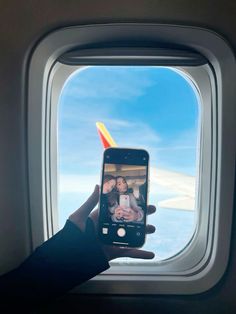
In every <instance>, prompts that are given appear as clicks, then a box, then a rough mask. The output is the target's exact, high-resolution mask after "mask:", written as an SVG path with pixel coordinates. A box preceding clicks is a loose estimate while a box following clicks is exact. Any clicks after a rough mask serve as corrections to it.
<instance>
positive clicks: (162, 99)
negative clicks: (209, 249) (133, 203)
mask: <svg viewBox="0 0 236 314" xmlns="http://www.w3.org/2000/svg"><path fill="white" fill-rule="evenodd" d="M59 102H60V103H59V220H60V227H62V226H63V225H64V223H65V221H66V219H67V217H68V216H69V214H70V213H71V212H73V211H74V210H75V209H77V208H78V207H79V206H80V205H81V203H82V202H83V201H84V200H86V198H87V197H88V196H89V195H90V193H91V192H92V191H93V188H94V186H95V184H97V183H100V173H101V164H102V155H103V148H102V145H101V142H100V139H99V137H98V134H97V129H96V122H97V121H102V122H103V123H104V124H105V125H106V127H107V129H108V130H109V132H110V133H111V135H112V137H113V138H114V140H115V141H116V143H117V144H118V146H120V147H134V148H144V149H146V150H147V151H148V152H149V154H150V179H151V181H150V193H149V203H150V204H155V205H156V206H157V213H156V214H155V215H152V216H150V217H149V218H148V223H151V224H154V225H155V226H156V229H157V231H156V233H155V234H153V235H149V236H148V237H147V241H146V244H145V246H144V249H147V250H153V251H154V252H155V253H156V257H155V259H156V260H163V259H167V258H170V257H172V256H174V255H176V254H178V253H179V252H180V251H181V250H183V249H184V248H185V247H186V245H187V244H188V243H189V241H190V240H191V238H192V236H193V234H194V231H195V227H196V221H197V219H196V218H197V215H196V209H195V198H196V191H195V178H196V175H197V171H198V167H197V158H198V153H199V151H198V145H197V142H198V135H199V116H200V114H199V103H198V95H197V92H196V89H195V87H194V85H193V84H192V83H191V82H190V80H189V79H187V78H186V77H185V76H184V74H183V73H182V72H181V71H180V70H176V69H173V68H169V67H154V66H153V67H151V66H144V67H143V66H142V67H139V66H92V67H86V68H83V70H77V71H76V72H74V74H73V75H71V76H70V77H69V79H68V80H67V81H66V83H65V85H64V87H63V89H62V92H61V96H60V100H59Z"/></svg>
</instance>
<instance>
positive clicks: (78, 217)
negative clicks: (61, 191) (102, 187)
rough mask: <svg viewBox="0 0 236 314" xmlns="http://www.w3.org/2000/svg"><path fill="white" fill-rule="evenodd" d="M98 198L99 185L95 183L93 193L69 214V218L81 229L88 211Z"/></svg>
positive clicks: (83, 227) (83, 226)
mask: <svg viewBox="0 0 236 314" xmlns="http://www.w3.org/2000/svg"><path fill="white" fill-rule="evenodd" d="M98 199H99V186H98V185H96V186H95V189H94V191H93V193H92V194H91V195H90V197H89V198H88V199H87V201H86V202H85V203H84V204H83V205H82V206H81V207H80V208H79V209H77V210H76V211H75V212H74V213H73V214H71V215H70V217H69V220H71V221H72V222H73V223H75V224H76V225H77V226H78V227H79V228H80V229H81V230H82V231H83V230H84V229H85V223H86V219H87V218H88V216H89V214H90V212H91V211H92V210H93V208H94V207H95V206H96V205H97V203H98Z"/></svg>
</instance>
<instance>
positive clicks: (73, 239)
mask: <svg viewBox="0 0 236 314" xmlns="http://www.w3.org/2000/svg"><path fill="white" fill-rule="evenodd" d="M98 198H99V187H98V186H96V188H95V190H94V192H93V194H92V195H91V196H90V197H89V199H88V200H87V201H86V202H85V203H84V204H83V205H82V206H81V207H80V208H79V209H78V210H76V211H75V212H74V213H73V214H72V215H71V216H70V217H69V220H67V222H66V224H65V226H64V228H63V229H62V230H61V231H59V232H58V233H57V234H55V235H54V236H53V237H52V238H50V239H49V240H48V241H46V242H45V243H43V244H42V245H41V246H40V247H38V248H37V249H36V250H35V251H34V252H33V253H32V254H31V255H30V256H29V257H28V258H27V259H26V260H25V261H24V262H23V263H22V264H21V265H20V266H19V267H18V268H16V269H15V270H13V271H11V272H9V273H7V274H6V275H3V276H1V277H0V295H1V301H2V302H1V303H2V304H3V303H5V305H7V306H8V305H11V306H14V304H12V300H14V302H16V303H15V304H16V305H17V309H18V310H19V308H20V309H21V307H22V308H23V309H24V310H26V306H27V307H28V308H30V307H31V306H39V305H42V304H45V303H47V302H48V301H51V300H53V299H55V298H56V297H59V296H61V295H63V294H65V293H66V292H67V291H69V290H71V289H72V288H74V287H75V286H77V285H79V284H81V283H82V282H84V281H87V280H88V279H90V278H92V277H93V276H95V275H97V274H99V273H101V272H102V271H104V270H106V269H107V268H109V264H108V262H109V261H110V260H111V259H113V258H117V257H120V256H129V257H137V258H152V257H153V253H151V252H146V253H145V251H141V250H139V251H138V250H137V251H136V250H133V249H130V250H129V249H127V250H123V249H121V248H113V247H109V246H104V245H102V244H101V243H100V242H99V241H98V239H97V236H96V235H97V232H96V226H97V215H98V211H97V210H95V211H93V212H92V213H91V214H90V212H91V211H92V209H93V208H94V207H95V206H96V204H97V202H98ZM88 216H89V218H88ZM147 232H150V228H149V231H147ZM152 232H153V231H152ZM3 313H5V312H3Z"/></svg>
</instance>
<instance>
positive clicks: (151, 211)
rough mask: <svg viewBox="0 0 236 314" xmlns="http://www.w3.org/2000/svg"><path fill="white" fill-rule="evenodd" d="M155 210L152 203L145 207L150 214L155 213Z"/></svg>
mask: <svg viewBox="0 0 236 314" xmlns="http://www.w3.org/2000/svg"><path fill="white" fill-rule="evenodd" d="M155 211H156V207H155V206H154V205H149V206H148V207H147V214H148V215H151V214H153V213H155Z"/></svg>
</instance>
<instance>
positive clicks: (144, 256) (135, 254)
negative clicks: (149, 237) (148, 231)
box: [120, 248, 155, 259]
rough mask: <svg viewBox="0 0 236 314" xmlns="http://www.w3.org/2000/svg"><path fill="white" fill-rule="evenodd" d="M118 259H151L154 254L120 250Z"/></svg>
mask: <svg viewBox="0 0 236 314" xmlns="http://www.w3.org/2000/svg"><path fill="white" fill-rule="evenodd" d="M120 257H131V258H141V259H153V258H154V257H155V254H154V253H153V252H150V251H144V250H138V249H125V248H124V249H122V250H121V251H120Z"/></svg>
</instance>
